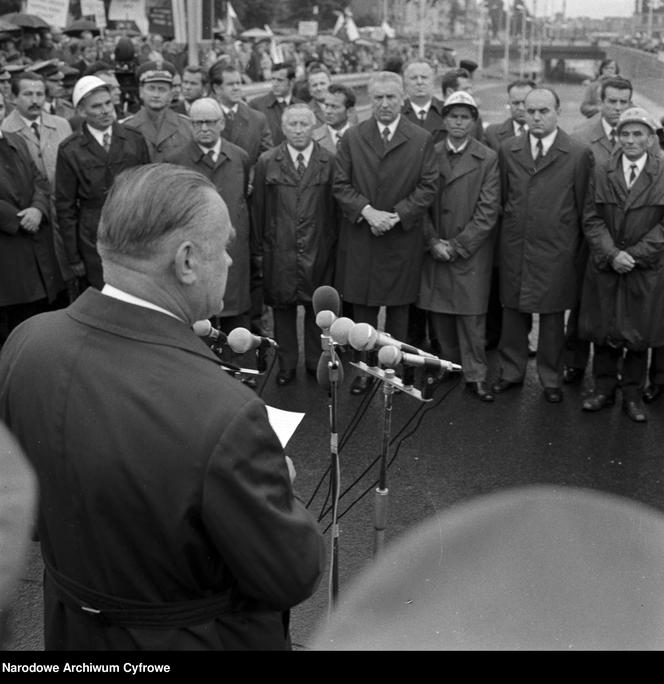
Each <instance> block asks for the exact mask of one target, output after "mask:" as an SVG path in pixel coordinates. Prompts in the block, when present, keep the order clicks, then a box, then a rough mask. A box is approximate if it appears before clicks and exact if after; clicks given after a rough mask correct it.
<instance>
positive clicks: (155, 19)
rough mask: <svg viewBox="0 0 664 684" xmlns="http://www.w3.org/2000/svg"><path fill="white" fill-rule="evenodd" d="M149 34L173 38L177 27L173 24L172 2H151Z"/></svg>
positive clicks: (150, 0)
mask: <svg viewBox="0 0 664 684" xmlns="http://www.w3.org/2000/svg"><path fill="white" fill-rule="evenodd" d="M148 32H149V33H154V34H158V35H160V36H164V37H165V38H173V37H174V36H175V26H174V22H173V4H172V2H171V0H149V4H148Z"/></svg>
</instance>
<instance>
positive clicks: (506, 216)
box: [499, 128, 593, 313]
mask: <svg viewBox="0 0 664 684" xmlns="http://www.w3.org/2000/svg"><path fill="white" fill-rule="evenodd" d="M529 138H530V136H529V135H522V136H518V137H515V138H510V139H508V140H506V141H505V142H503V144H502V145H501V147H500V152H499V164H500V173H501V190H502V206H503V215H502V222H501V227H500V261H499V268H500V299H501V302H502V304H503V306H506V307H508V308H510V309H516V310H519V311H524V312H527V313H556V312H560V311H565V310H566V309H572V308H574V307H575V306H576V305H577V303H578V287H579V277H580V272H581V268H580V261H585V253H584V252H582V250H581V249H580V248H581V245H582V244H583V242H582V240H583V231H582V222H583V209H584V202H585V197H586V191H587V187H588V182H589V179H590V175H591V173H592V168H593V155H592V152H591V151H590V148H589V147H588V146H587V145H584V144H583V143H580V142H578V141H577V140H574V139H573V138H572V137H570V136H569V135H568V134H567V133H565V132H564V131H563V130H561V129H560V128H559V129H558V134H557V135H556V138H555V140H554V142H553V145H552V146H551V148H550V149H549V151H548V152H547V154H546V155H545V156H544V158H543V159H542V161H541V162H540V164H539V166H538V167H537V169H535V166H534V162H533V157H532V154H531V149H530V140H529Z"/></svg>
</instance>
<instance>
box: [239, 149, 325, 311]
mask: <svg viewBox="0 0 664 684" xmlns="http://www.w3.org/2000/svg"><path fill="white" fill-rule="evenodd" d="M333 172H334V167H333V157H332V155H331V154H330V153H329V152H328V151H327V150H325V149H324V148H322V147H321V146H320V145H318V144H317V143H314V147H313V151H312V153H311V157H310V159H309V164H308V165H307V168H306V170H305V172H304V175H303V176H302V179H299V178H298V175H297V172H296V170H295V167H294V165H293V160H292V159H291V156H290V154H289V152H288V147H287V144H286V143H285V142H283V143H281V144H280V145H279V146H278V147H275V148H274V149H273V150H269V151H268V152H264V153H263V154H262V155H261V156H260V157H259V159H258V163H257V164H256V176H255V181H254V182H255V187H254V194H253V196H252V201H251V210H252V216H253V226H254V229H255V231H256V237H255V242H256V244H257V246H258V249H259V254H262V256H263V277H264V280H263V286H264V291H265V303H266V304H268V305H270V306H288V305H292V304H295V303H297V302H309V301H311V298H312V295H313V293H314V290H315V289H316V288H317V287H319V286H321V285H329V284H331V283H332V277H333V268H334V250H335V246H336V241H337V232H338V228H337V217H338V212H337V207H336V203H335V201H334V197H333V195H332V175H333Z"/></svg>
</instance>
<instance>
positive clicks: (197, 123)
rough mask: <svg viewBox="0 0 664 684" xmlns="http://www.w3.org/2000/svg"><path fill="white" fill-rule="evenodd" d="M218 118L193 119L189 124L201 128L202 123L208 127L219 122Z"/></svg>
mask: <svg viewBox="0 0 664 684" xmlns="http://www.w3.org/2000/svg"><path fill="white" fill-rule="evenodd" d="M219 121H220V119H201V120H198V121H193V120H192V122H191V125H192V126H193V127H194V128H202V127H203V124H205V125H206V126H207V127H208V128H212V126H214V125H215V124H216V123H219Z"/></svg>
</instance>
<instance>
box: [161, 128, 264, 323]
mask: <svg viewBox="0 0 664 684" xmlns="http://www.w3.org/2000/svg"><path fill="white" fill-rule="evenodd" d="M164 161H166V162H171V163H172V164H180V165H181V166H186V167H187V168H189V169H194V170H195V171H198V172H199V173H202V174H203V175H204V176H205V177H206V178H209V179H210V180H211V181H212V183H213V184H214V186H215V188H217V191H218V192H219V194H220V195H221V198H222V199H223V200H224V202H226V206H227V207H228V213H229V215H230V218H231V223H232V225H233V228H235V238H234V239H233V240H232V242H231V243H230V245H229V247H228V253H229V255H230V257H231V258H232V259H233V264H232V265H231V267H230V270H229V272H228V281H227V283H226V294H225V295H224V309H223V311H222V312H221V314H220V315H221V316H237V315H239V314H243V313H245V312H247V311H249V308H250V306H251V298H250V295H249V256H250V247H249V238H250V232H249V209H248V208H247V186H248V182H249V156H248V155H247V153H246V152H245V151H244V150H243V149H242V148H241V147H238V146H237V145H233V143H230V142H228V140H224V139H223V138H222V141H221V150H220V152H219V156H218V157H217V161H216V162H214V163H213V162H212V161H211V160H210V159H209V158H208V157H207V156H206V155H205V154H204V153H203V150H201V148H200V145H198V143H196V142H190V143H187V144H186V145H185V146H184V147H182V148H180V149H179V150H176V151H175V152H173V154H171V155H169V156H167V157H166V158H165V159H164Z"/></svg>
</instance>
